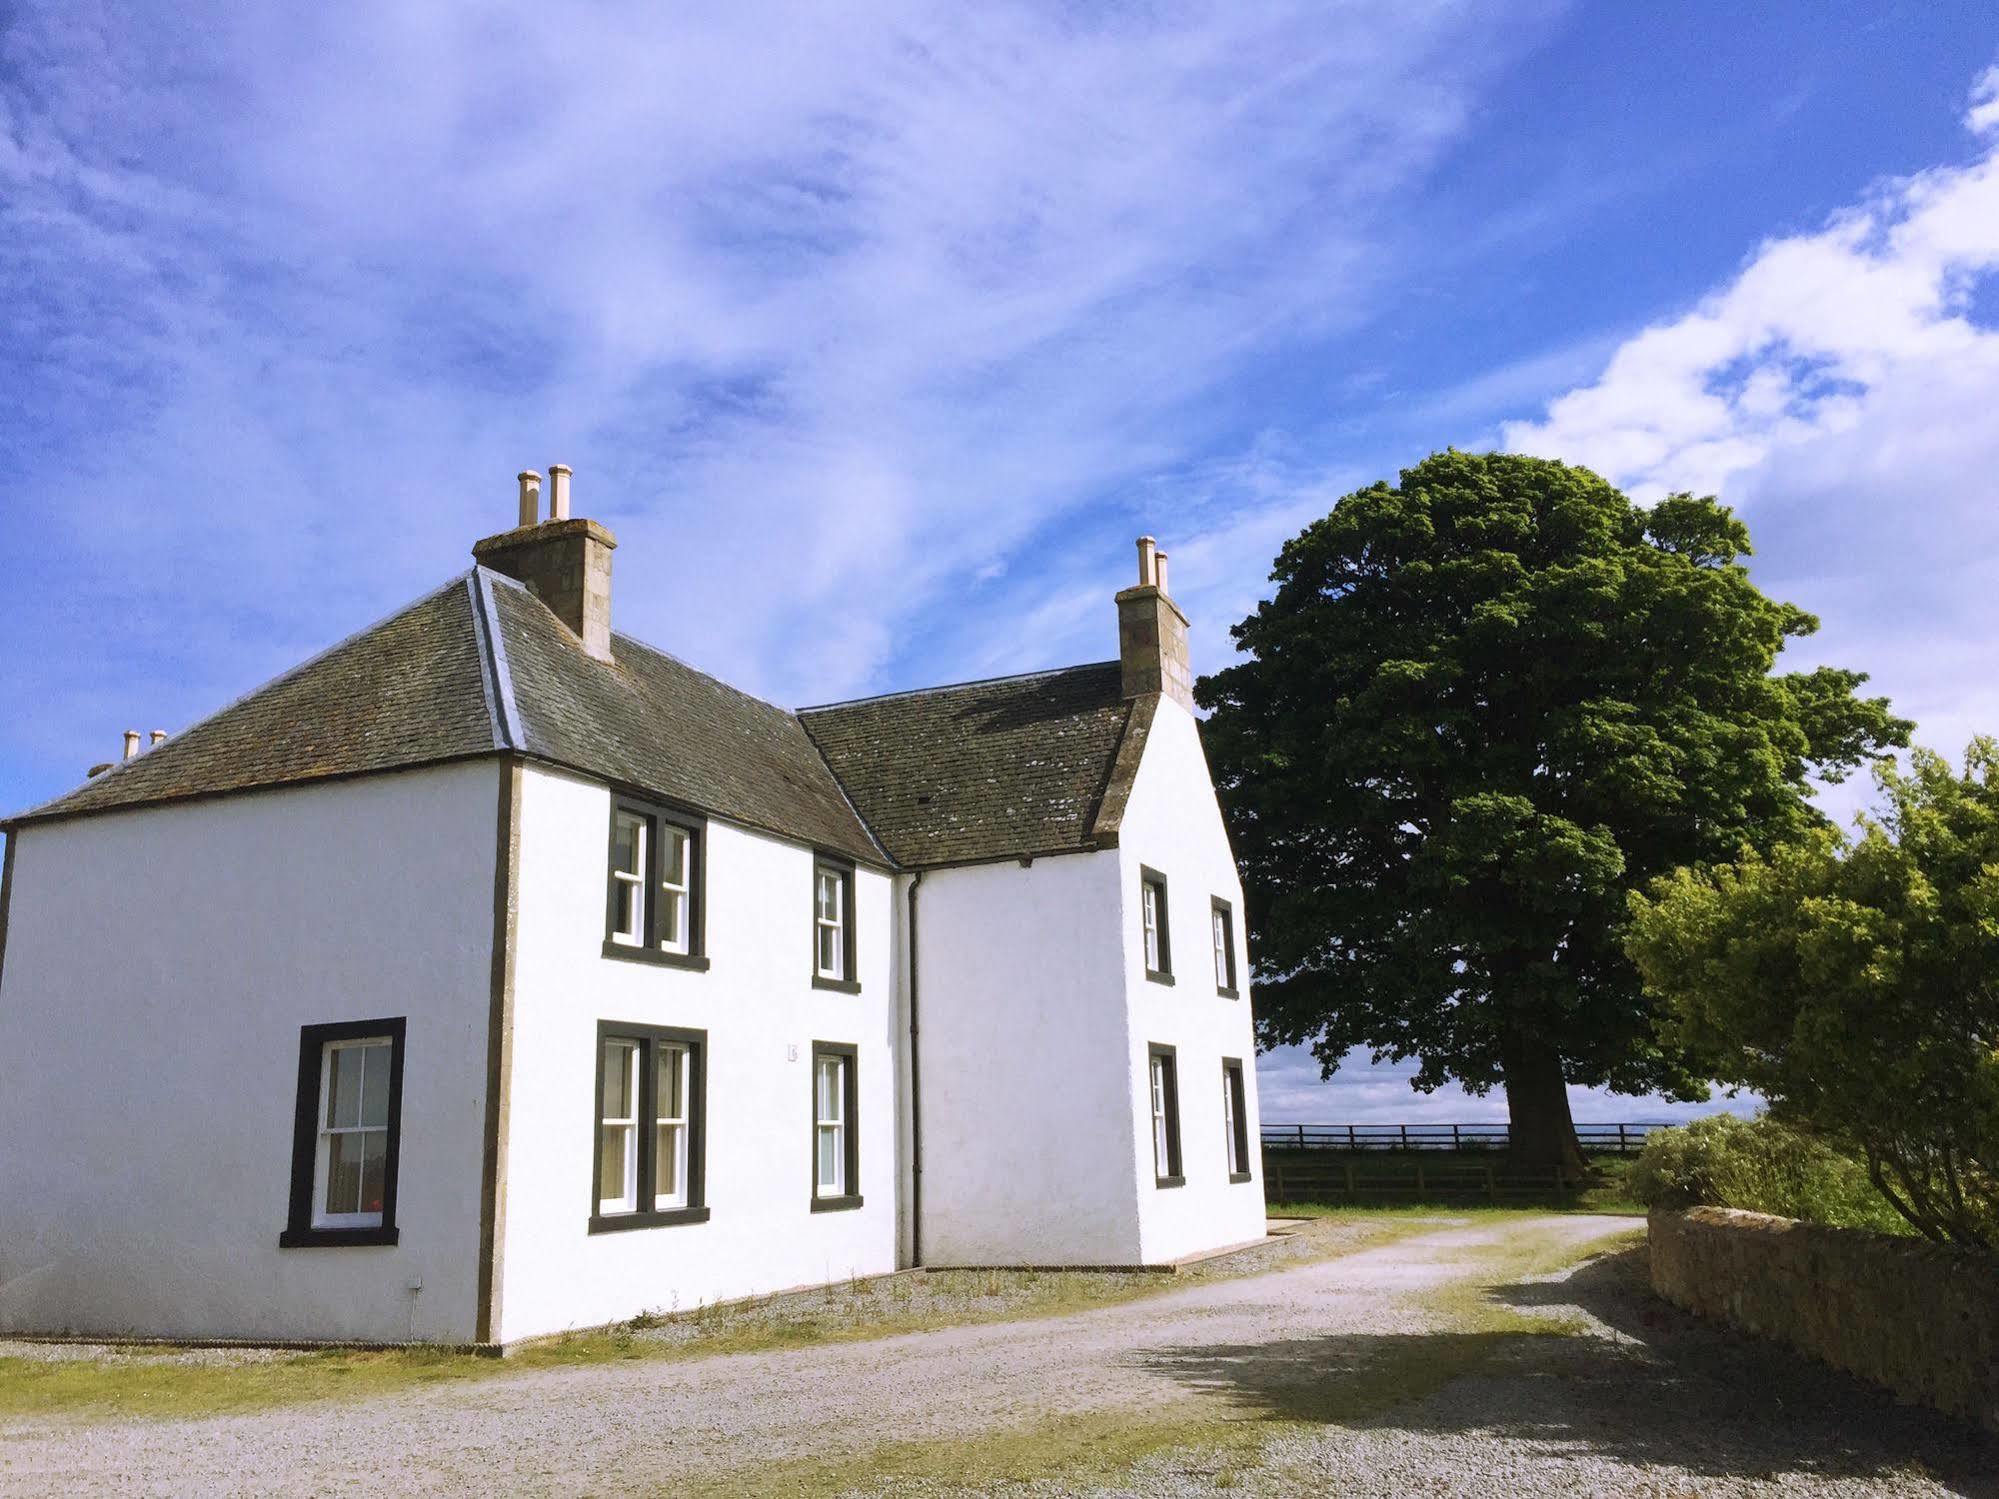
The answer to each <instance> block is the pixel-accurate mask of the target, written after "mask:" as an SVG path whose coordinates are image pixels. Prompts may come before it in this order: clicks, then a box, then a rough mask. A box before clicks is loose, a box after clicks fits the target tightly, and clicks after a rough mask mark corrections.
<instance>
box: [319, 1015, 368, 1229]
mask: <svg viewBox="0 0 1999 1499" xmlns="http://www.w3.org/2000/svg"><path fill="white" fill-rule="evenodd" d="M361 1051H362V1048H360V1047H357V1046H334V1047H329V1048H328V1062H327V1067H328V1072H327V1088H326V1122H327V1124H328V1125H329V1126H330V1127H332V1128H334V1129H341V1128H344V1127H347V1126H350V1125H355V1124H359V1123H360V1122H361ZM349 1211H351V1210H349Z"/></svg>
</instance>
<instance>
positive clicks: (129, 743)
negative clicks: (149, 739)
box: [125, 729, 139, 760]
mask: <svg viewBox="0 0 1999 1499" xmlns="http://www.w3.org/2000/svg"><path fill="white" fill-rule="evenodd" d="M138 753H139V731H138V730H137V729H127V730H126V731H125V758H126V759H127V760H129V759H131V758H132V757H133V756H134V755H136V754H138Z"/></svg>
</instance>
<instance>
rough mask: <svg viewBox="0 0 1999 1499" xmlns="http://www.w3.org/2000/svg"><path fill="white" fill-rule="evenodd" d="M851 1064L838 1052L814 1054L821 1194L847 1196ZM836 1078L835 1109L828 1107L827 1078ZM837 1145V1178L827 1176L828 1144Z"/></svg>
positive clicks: (815, 1167)
mask: <svg viewBox="0 0 1999 1499" xmlns="http://www.w3.org/2000/svg"><path fill="white" fill-rule="evenodd" d="M847 1066H848V1059H847V1058H846V1057H844V1056H842V1055H840V1054H839V1053H838V1052H829V1051H815V1052H814V1053H813V1055H812V1191H813V1195H814V1196H817V1197H845V1196H847V1195H848V1184H847V1122H848V1121H847ZM829 1069H830V1071H831V1073H832V1078H833V1090H832V1091H833V1108H832V1112H831V1113H830V1114H829V1113H828V1112H827V1110H826V1096H825V1093H826V1090H825V1087H824V1079H825V1077H826V1074H827V1072H828V1070H829ZM828 1141H830V1142H831V1143H832V1146H833V1179H832V1180H831V1181H828V1180H827V1179H826V1151H825V1145H826V1143H827V1142H828Z"/></svg>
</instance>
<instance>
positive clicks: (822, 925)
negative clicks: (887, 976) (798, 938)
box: [812, 863, 854, 983]
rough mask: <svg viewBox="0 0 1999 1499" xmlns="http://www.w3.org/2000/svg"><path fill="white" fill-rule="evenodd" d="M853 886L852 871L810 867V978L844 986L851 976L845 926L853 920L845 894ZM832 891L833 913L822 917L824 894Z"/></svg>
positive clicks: (837, 866) (818, 866) (847, 897)
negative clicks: (828, 948)
mask: <svg viewBox="0 0 1999 1499" xmlns="http://www.w3.org/2000/svg"><path fill="white" fill-rule="evenodd" d="M853 883H854V876H853V871H851V870H849V869H844V868H842V867H840V866H839V865H835V864H824V863H816V864H814V865H813V866H812V976H813V977H814V978H820V979H830V980H832V981H833V982H835V983H845V982H847V981H848V980H849V979H851V978H852V977H853V975H851V974H850V973H848V972H847V948H848V942H847V936H848V932H847V926H848V923H849V922H850V921H852V920H853V911H852V904H853V902H852V900H851V899H850V896H849V892H850V890H851V889H852V886H853ZM829 889H830V890H831V891H832V892H833V902H832V905H833V914H832V915H830V916H828V915H827V914H826V899H825V896H826V892H827V891H828V890H829ZM829 940H830V941H831V943H832V948H833V961H832V963H831V964H830V966H829V965H828V963H827V962H826V945H827V943H828V941H829Z"/></svg>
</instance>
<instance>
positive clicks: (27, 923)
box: [0, 761, 499, 1341]
mask: <svg viewBox="0 0 1999 1499" xmlns="http://www.w3.org/2000/svg"><path fill="white" fill-rule="evenodd" d="M498 774H499V772H498V769H497V767H496V766H495V765H494V764H493V763H492V762H490V761H482V762H476V763H472V764H467V765H463V766H455V767H445V768H439V769H434V770H422V771H407V772H402V773H399V774H393V775H383V776H374V777H368V778H364V779H357V780H351V781H343V782H339V783H336V784H328V785H324V786H317V787H296V788H291V789H286V790H278V791H269V792H259V793H254V794H247V795H241V796H232V797H221V798H216V799H213V800H207V801H200V802H190V803H186V804H184V805H181V806H174V807H162V808H153V809H146V810H135V811H129V812H117V813H109V814H105V815H102V816H97V817H88V818H80V819H76V820H73V821H67V822H58V823H50V824H45V825H41V826H35V827H30V828H28V829H26V830H25V831H23V832H22V833H20V834H18V835H17V837H18V848H17V851H16V854H15V861H14V884H13V899H12V903H11V913H10V919H9V925H8V935H7V953H6V968H5V973H4V978H0V1331H17V1332H18V1331H26V1332H58V1331H79V1332H90V1333H104V1334H131V1335H150V1336H165V1337H242V1338H340V1339H370V1340H372V1339H385V1340H392V1339H403V1338H407V1337H410V1336H412V1334H414V1336H416V1337H419V1338H425V1339H436V1340H444V1341H469V1340H470V1339H471V1338H472V1337H473V1336H474V1331H475V1317H476V1306H475V1299H476V1289H477V1273H478V1249H479V1189H480V1169H479V1162H480V1149H481V1139H482V1131H483V1124H484V1117H485V1074H486V1025H487V1014H488V1008H489V997H490V992H491V938H492V930H493V870H494V857H495V844H496V818H497V811H498V804H499V781H498ZM398 1015H400V1016H405V1017H407V1019H408V1033H407V1039H406V1043H405V1045H406V1057H405V1070H404V1084H403V1116H402V1144H401V1167H400V1172H399V1182H398V1185H399V1201H398V1207H397V1221H398V1225H399V1227H400V1229H401V1242H400V1243H398V1244H396V1245H394V1246H384V1247H374V1248H358V1247H355V1248H348V1247H342V1248H312V1249H280V1248H279V1247H278V1235H279V1233H280V1232H281V1231H282V1230H283V1229H284V1227H285V1223H286V1216H287V1207H288V1203H289V1193H290V1184H291V1167H292V1127H293V1115H294V1111H295V1107H296V1095H297V1085H298V1054H299V1028H300V1027H301V1026H304V1025H314V1024H322V1023H329V1022H337V1021H347V1020H372V1019H377V1018H386V1017H393V1016H398ZM413 1279H421V1281H422V1283H423V1289H422V1291H421V1293H420V1294H418V1295H414V1296H413V1295H411V1294H410V1293H409V1291H408V1289H407V1288H408V1285H409V1282H410V1281H411V1280H413Z"/></svg>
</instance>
